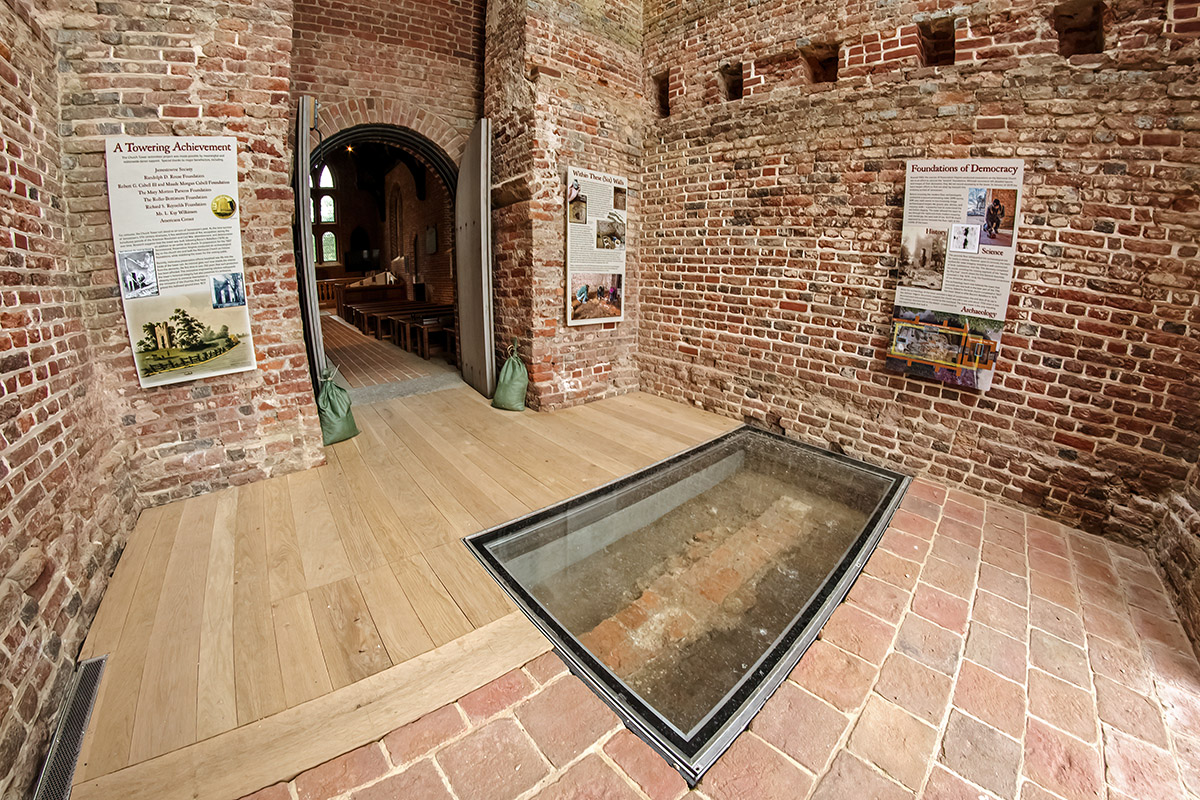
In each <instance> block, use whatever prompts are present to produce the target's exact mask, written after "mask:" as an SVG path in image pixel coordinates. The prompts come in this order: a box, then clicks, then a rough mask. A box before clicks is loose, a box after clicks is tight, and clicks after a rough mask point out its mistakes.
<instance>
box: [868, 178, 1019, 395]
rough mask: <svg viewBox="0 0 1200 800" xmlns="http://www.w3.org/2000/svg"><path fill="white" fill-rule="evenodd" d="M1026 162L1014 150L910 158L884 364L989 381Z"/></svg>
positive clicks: (946, 378)
mask: <svg viewBox="0 0 1200 800" xmlns="http://www.w3.org/2000/svg"><path fill="white" fill-rule="evenodd" d="M1024 172H1025V164H1024V162H1023V161H1021V160H1019V159H981V158H973V159H962V160H934V161H910V162H908V175H907V183H906V187H905V195H904V229H903V233H902V235H901V242H900V257H899V259H898V267H899V272H900V282H899V285H898V286H897V287H896V305H895V308H894V309H893V312H892V328H891V340H890V341H889V343H888V354H887V368H888V369H890V370H894V371H897V372H904V373H907V374H910V375H916V376H920V377H924V378H933V379H936V380H940V381H943V382H945V383H950V384H954V385H956V386H964V387H967V388H973V389H981V390H985V391H986V390H987V389H988V388H989V387H990V386H991V385H992V377H993V376H994V374H995V368H996V358H997V355H998V354H999V350H1000V334H1001V332H1002V331H1003V330H1004V317H1005V313H1006V311H1007V309H1008V295H1009V291H1010V290H1011V288H1012V279H1013V264H1014V262H1015V259H1016V252H1017V228H1018V220H1019V219H1020V216H1021V215H1020V206H1021V183H1022V179H1023V177H1024Z"/></svg>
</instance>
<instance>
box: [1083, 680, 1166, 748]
mask: <svg viewBox="0 0 1200 800" xmlns="http://www.w3.org/2000/svg"><path fill="white" fill-rule="evenodd" d="M1096 706H1097V709H1098V711H1099V714H1100V719H1101V720H1103V721H1104V722H1106V723H1108V724H1109V725H1111V726H1112V727H1114V728H1116V729H1117V730H1120V731H1121V732H1123V733H1127V734H1129V735H1130V736H1135V737H1137V738H1138V739H1141V740H1143V741H1145V742H1149V743H1150V744H1152V745H1154V746H1155V747H1163V748H1165V747H1167V746H1168V742H1167V728H1166V725H1165V724H1164V723H1163V717H1162V709H1161V707H1160V706H1159V704H1158V701H1157V700H1153V699H1151V698H1149V697H1147V696H1146V695H1144V694H1138V693H1137V692H1135V691H1133V690H1131V689H1128V688H1126V687H1125V686H1122V685H1121V684H1119V683H1117V682H1116V681H1113V680H1110V679H1109V678H1105V677H1104V676H1103V675H1097V676H1096Z"/></svg>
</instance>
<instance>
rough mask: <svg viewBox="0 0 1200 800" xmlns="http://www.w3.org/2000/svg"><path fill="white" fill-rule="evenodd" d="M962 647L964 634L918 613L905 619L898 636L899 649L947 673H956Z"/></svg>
mask: <svg viewBox="0 0 1200 800" xmlns="http://www.w3.org/2000/svg"><path fill="white" fill-rule="evenodd" d="M961 647H962V637H961V636H959V635H957V634H955V633H953V632H952V631H948V630H946V629H945V628H942V627H940V626H938V625H935V624H933V623H932V622H930V621H929V620H927V619H925V618H923V617H920V616H917V615H916V614H909V615H907V616H906V617H905V618H904V622H902V623H901V625H900V632H899V634H898V635H897V637H896V650H898V651H899V652H901V653H904V654H905V655H906V656H909V657H910V658H913V659H915V660H917V661H919V662H921V663H922V664H924V665H925V666H927V667H932V668H933V669H936V670H937V671H939V672H941V673H944V674H946V675H953V674H954V668H955V666H956V665H957V664H958V659H959V651H960V649H961Z"/></svg>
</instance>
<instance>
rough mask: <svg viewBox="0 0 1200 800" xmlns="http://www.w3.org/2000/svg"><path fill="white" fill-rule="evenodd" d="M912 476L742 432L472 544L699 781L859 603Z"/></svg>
mask: <svg viewBox="0 0 1200 800" xmlns="http://www.w3.org/2000/svg"><path fill="white" fill-rule="evenodd" d="M908 480H909V479H908V478H907V477H905V476H903V475H899V474H897V473H894V472H890V471H888V470H884V469H880V468H877V467H873V466H870V465H868V464H865V463H863V462H860V461H857V460H854V459H851V458H847V457H845V456H841V455H837V454H834V453H830V452H827V451H824V450H818V449H816V448H812V447H809V446H806V445H803V444H800V443H797V442H795V441H792V440H790V439H785V438H783V437H780V436H776V435H774V434H770V433H766V432H764V431H760V430H757V429H754V428H749V427H744V428H741V429H738V430H736V431H733V432H732V433H729V434H726V435H724V436H721V437H719V438H717V439H714V440H713V441H710V442H707V443H705V444H703V445H700V446H699V447H697V448H695V449H693V450H690V451H688V452H686V453H683V454H681V455H679V456H676V457H674V458H671V459H668V460H667V461H664V462H662V463H660V464H657V465H655V466H652V467H649V468H647V469H645V470H643V471H641V472H638V473H636V474H634V475H631V476H628V477H626V478H623V479H621V480H618V481H616V482H614V483H611V484H609V485H607V486H604V487H601V488H600V489H597V490H595V491H593V492H589V493H587V494H585V495H581V496H579V497H576V498H573V499H571V500H568V501H566V502H564V503H561V504H559V505H557V506H552V507H550V508H548V509H544V510H543V511H540V512H537V513H535V514H533V515H530V516H528V517H525V518H523V519H520V520H516V521H515V522H512V523H508V524H506V525H503V526H500V527H498V528H494V529H492V530H489V531H484V532H482V533H479V534H475V535H473V536H470V537H468V538H467V540H466V542H467V545H468V547H469V548H470V549H471V550H472V552H474V553H475V555H476V557H477V558H479V560H480V561H481V562H482V563H483V564H484V565H485V566H486V567H487V569H488V570H489V571H490V572H491V573H492V575H493V576H494V577H495V578H496V579H497V580H498V581H499V582H500V584H501V586H503V587H504V589H505V591H507V592H508V593H509V595H510V596H512V597H513V599H514V600H515V601H516V602H517V604H518V605H519V606H520V607H521V609H522V610H523V611H524V612H525V613H526V614H527V615H528V616H529V617H530V619H531V620H533V621H534V623H535V624H537V625H538V627H539V628H541V630H542V631H543V632H544V633H545V634H546V635H547V636H548V637H549V638H550V640H551V641H552V642H553V644H554V646H555V648H556V650H557V651H558V652H559V654H560V655H561V656H562V657H563V659H564V660H565V661H566V662H567V664H568V666H569V667H570V668H571V670H572V672H574V673H575V674H577V675H578V676H579V677H581V678H582V679H583V680H584V681H585V682H586V683H587V684H588V685H589V686H590V687H591V688H592V689H593V690H594V691H596V692H597V693H598V694H599V695H600V696H601V697H602V698H603V699H604V700H605V701H606V702H607V703H608V704H609V705H610V706H611V707H612V708H613V709H614V710H615V711H616V712H617V713H618V715H620V716H621V718H622V719H623V720H624V721H625V723H626V724H627V725H628V726H629V727H630V728H631V729H632V730H633V731H634V732H635V733H637V734H638V735H639V736H641V737H642V738H643V739H644V740H646V741H647V742H648V743H649V744H650V745H651V746H653V747H654V748H655V749H656V750H658V751H659V752H660V753H661V754H662V755H663V756H664V757H665V758H666V759H667V760H668V761H669V762H670V763H671V764H672V766H674V767H675V768H676V769H677V770H679V771H680V773H681V774H682V775H683V776H684V777H685V778H687V779H688V781H689V782H691V783H693V784H694V783H695V781H697V780H698V779H699V777H700V775H701V774H703V772H704V770H705V769H707V768H708V767H709V766H711V764H712V763H713V762H714V761H715V760H716V758H717V757H718V756H719V755H720V754H721V753H722V752H723V751H724V750H725V748H727V747H728V746H729V744H730V743H731V742H732V741H733V739H734V737H736V735H737V734H738V733H739V732H741V730H743V729H744V728H745V727H746V725H748V724H749V721H750V719H751V718H752V717H753V715H754V713H756V712H757V711H758V709H759V708H761V707H762V704H763V703H764V702H765V701H766V699H767V697H769V696H770V693H771V692H773V691H774V690H775V688H777V687H778V685H779V684H780V683H781V682H782V681H783V679H784V678H785V677H786V676H787V673H788V672H789V671H790V670H791V668H792V667H793V666H794V665H795V663H796V662H797V661H798V660H799V659H800V656H801V655H803V653H804V650H805V649H806V648H807V647H808V645H809V644H811V642H812V640H813V639H814V638H815V637H816V634H817V632H818V631H819V630H820V627H821V626H822V625H823V624H824V623H825V621H826V620H827V619H828V618H829V615H830V614H831V613H832V611H833V609H834V608H835V607H836V605H837V604H838V603H839V602H841V600H842V599H843V598H844V597H845V595H846V593H847V592H848V591H849V589H850V586H851V585H852V584H853V582H854V579H855V578H856V577H857V575H858V573H859V572H860V571H861V569H862V565H863V564H864V563H865V562H866V559H867V556H869V555H870V553H871V551H872V550H873V549H874V547H875V545H876V543H877V542H878V541H879V538H880V536H881V535H882V533H883V531H884V529H885V528H886V527H887V523H888V520H889V519H890V518H891V516H892V513H893V512H894V510H895V508H896V507H897V505H898V504H899V502H900V498H901V496H902V494H903V491H904V489H905V487H906V486H907V484H908ZM798 723H799V721H798Z"/></svg>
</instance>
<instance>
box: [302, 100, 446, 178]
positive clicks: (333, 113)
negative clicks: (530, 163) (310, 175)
mask: <svg viewBox="0 0 1200 800" xmlns="http://www.w3.org/2000/svg"><path fill="white" fill-rule="evenodd" d="M356 125H397V126H399V127H402V128H408V129H409V130H412V131H415V132H417V133H419V134H421V135H422V136H424V137H425V138H426V139H428V140H429V141H431V142H433V143H434V144H436V145H437V146H438V147H440V148H442V150H444V151H445V153H446V155H448V156H449V157H450V158H451V159H452V160H453V161H454V163H455V164H458V163H460V162H461V161H462V154H463V150H465V149H466V146H467V137H466V136H465V135H463V134H462V133H461V132H460V131H459V130H457V129H456V128H455V127H454V126H453V125H451V124H450V123H449V122H447V121H446V120H444V119H442V118H441V117H439V116H438V115H437V114H434V113H432V112H431V111H428V110H426V109H423V108H419V107H417V106H414V105H411V104H408V103H404V102H401V101H399V100H392V99H374V100H361V99H356V100H345V101H343V102H341V103H333V104H330V105H322V106H320V107H319V109H318V111H317V128H318V129H319V130H320V131H321V132H322V133H324V134H325V135H326V136H329V135H331V134H334V133H337V132H338V131H342V130H345V129H346V128H353V127H354V126H356ZM316 144H317V142H316V141H315V140H314V141H313V146H314V147H315V146H316Z"/></svg>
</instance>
